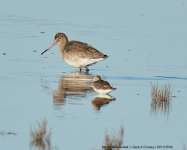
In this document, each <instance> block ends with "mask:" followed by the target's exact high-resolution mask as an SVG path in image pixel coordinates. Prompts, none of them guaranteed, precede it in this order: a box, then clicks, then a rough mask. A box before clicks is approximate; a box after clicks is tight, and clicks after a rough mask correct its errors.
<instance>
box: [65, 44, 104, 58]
mask: <svg viewBox="0 0 187 150" xmlns="http://www.w3.org/2000/svg"><path fill="white" fill-rule="evenodd" d="M65 53H66V54H67V55H68V56H69V57H74V58H75V59H76V58H82V59H84V58H89V59H95V58H103V57H106V55H104V54H103V53H101V52H100V51H98V50H96V49H95V48H94V47H92V46H90V45H88V44H86V43H82V42H78V41H70V42H68V43H67V44H66V46H65Z"/></svg>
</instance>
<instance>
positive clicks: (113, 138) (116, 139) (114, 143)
mask: <svg viewBox="0 0 187 150" xmlns="http://www.w3.org/2000/svg"><path fill="white" fill-rule="evenodd" d="M123 136H124V128H123V127H122V126H121V127H120V129H119V131H118V133H117V134H116V133H115V131H114V132H113V133H112V134H111V135H109V134H108V133H107V130H106V135H105V146H106V147H107V148H105V150H112V147H115V150H119V149H120V146H122V144H123Z"/></svg>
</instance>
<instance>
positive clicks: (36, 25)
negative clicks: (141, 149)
mask: <svg viewBox="0 0 187 150" xmlns="http://www.w3.org/2000/svg"><path fill="white" fill-rule="evenodd" d="M10 2H11V5H10ZM186 14H187V3H186V1H183V0H179V1H169V0H166V1H160V2H158V1H148V0H143V1H137V0H133V1H122V0H121V1H120V0H119V1H92V2H91V1H89V2H88V1H84V0H81V1H73V0H72V1H60V0H57V1H55V2H54V1H49V0H47V1H44V0H42V1H39V2H38V1H34V0H30V1H23V0H18V1H3V2H1V5H0V22H1V24H0V41H1V45H0V64H1V65H0V66H1V69H0V83H1V84H0V92H1V95H0V100H1V105H0V120H1V122H0V132H1V134H0V143H1V144H0V149H3V150H12V149H19V150H21V149H23V150H25V149H29V147H30V145H29V144H30V135H29V134H30V126H31V125H33V124H35V123H36V120H38V121H39V120H40V119H41V118H46V119H47V121H48V126H47V130H48V131H49V129H50V128H52V131H51V132H52V136H51V146H52V147H53V148H54V147H58V149H68V150H73V149H85V150H86V149H93V148H95V149H101V148H102V145H105V143H104V140H105V130H106V129H107V131H109V132H110V131H111V130H112V129H114V130H116V131H117V130H118V128H119V126H120V125H121V124H123V126H124V142H123V145H124V146H133V145H134V146H141V145H142V146H144V145H147V146H158V145H160V146H167V145H168V146H173V149H177V150H178V149H182V148H183V144H186V142H187V141H186V139H187V136H186V135H187V134H186V127H187V120H186V118H185V114H186V113H187V110H186V105H187V101H186V99H187V93H186V88H187V77H186V68H187V65H186V64H187V59H186V56H187V51H186V47H187V42H186V40H187V30H186V26H187V19H186ZM57 32H64V33H65V34H66V35H67V37H68V38H69V40H78V41H82V42H86V43H88V44H90V45H92V46H94V47H95V48H96V49H98V50H100V51H101V52H103V53H104V54H107V55H108V56H109V58H108V59H107V60H104V61H102V62H99V63H97V64H96V65H94V66H91V67H90V68H89V69H90V71H89V73H86V72H85V70H83V71H82V72H79V71H78V69H76V68H73V67H71V66H69V65H67V64H66V63H65V62H64V61H63V60H62V59H61V57H60V56H59V52H58V46H55V47H53V48H52V49H51V50H50V51H48V52H46V53H45V54H44V55H41V52H43V51H44V50H45V49H46V48H47V47H49V45H50V44H52V42H53V40H54V36H55V34H56V33H57ZM95 75H100V76H102V78H103V79H104V80H107V81H108V82H109V83H110V84H111V85H112V86H113V87H115V88H117V90H116V91H114V92H111V93H110V94H109V95H107V96H106V97H104V98H103V97H100V95H98V93H96V92H95V91H93V89H92V87H91V82H92V79H93V77H94V76H95ZM168 79H169V83H170V84H171V88H172V96H175V97H172V100H171V103H170V105H168V107H167V108H166V109H159V108H158V109H156V110H155V109H153V107H151V104H152V100H151V96H150V92H151V90H150V85H151V83H154V82H158V83H159V85H160V86H161V85H164V84H167V82H168ZM98 99H105V100H106V101H105V103H103V104H101V103H98ZM164 111H166V112H164ZM8 132H11V133H16V135H15V134H5V133H8ZM3 133H4V134H3ZM35 149H38V147H35ZM145 149H146V148H145Z"/></svg>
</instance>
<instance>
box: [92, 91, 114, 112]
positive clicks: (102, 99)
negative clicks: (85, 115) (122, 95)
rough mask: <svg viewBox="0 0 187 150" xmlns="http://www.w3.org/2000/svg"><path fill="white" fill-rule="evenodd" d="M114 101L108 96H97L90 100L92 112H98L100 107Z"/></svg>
mask: <svg viewBox="0 0 187 150" xmlns="http://www.w3.org/2000/svg"><path fill="white" fill-rule="evenodd" d="M114 100H115V98H113V97H112V96H110V95H109V94H97V95H96V96H94V98H93V100H92V105H93V110H100V107H101V106H103V105H106V104H109V103H110V102H111V101H114Z"/></svg>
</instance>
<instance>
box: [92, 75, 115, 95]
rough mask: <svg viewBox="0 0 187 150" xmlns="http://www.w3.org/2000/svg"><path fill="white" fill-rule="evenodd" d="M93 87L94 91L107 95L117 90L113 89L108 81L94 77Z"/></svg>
mask: <svg viewBox="0 0 187 150" xmlns="http://www.w3.org/2000/svg"><path fill="white" fill-rule="evenodd" d="M92 86H93V89H94V90H95V91H96V92H98V93H100V94H106V93H109V92H112V91H114V90H116V88H113V87H111V86H110V84H109V83H108V82H107V81H104V80H101V77H100V76H95V77H94V79H93V83H92Z"/></svg>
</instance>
